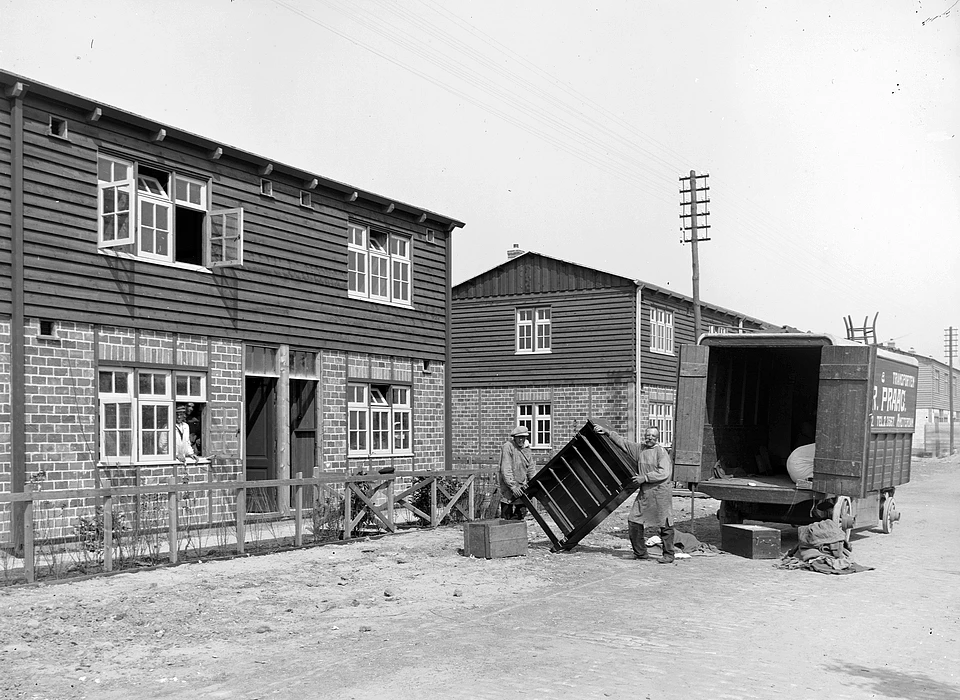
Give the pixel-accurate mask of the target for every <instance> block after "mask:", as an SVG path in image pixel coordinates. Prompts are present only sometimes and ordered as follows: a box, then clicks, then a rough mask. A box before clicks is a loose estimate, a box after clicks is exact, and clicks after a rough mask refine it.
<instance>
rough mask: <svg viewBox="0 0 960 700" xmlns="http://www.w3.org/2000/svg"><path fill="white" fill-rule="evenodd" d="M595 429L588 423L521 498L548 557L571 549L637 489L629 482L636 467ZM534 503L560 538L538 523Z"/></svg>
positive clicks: (539, 521) (540, 517) (630, 459)
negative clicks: (544, 536)
mask: <svg viewBox="0 0 960 700" xmlns="http://www.w3.org/2000/svg"><path fill="white" fill-rule="evenodd" d="M596 424H598V423H597V421H594V420H588V421H587V422H586V424H585V425H584V426H583V427H582V428H581V429H580V431H579V432H578V433H577V434H576V435H575V436H574V437H573V439H572V440H571V441H570V442H568V443H567V444H566V445H565V446H564V447H563V448H562V449H561V450H560V451H559V452H558V453H557V454H556V455H554V457H553V458H552V459H551V460H550V461H549V462H547V464H546V465H544V467H543V468H542V469H541V470H540V471H538V472H537V473H536V475H535V476H534V477H533V478H532V479H530V483H529V484H528V486H527V490H526V491H525V492H524V494H523V496H522V498H523V501H524V503H525V505H526V506H527V508H529V510H530V513H531V514H532V515H533V517H534V518H536V520H537V522H538V523H540V527H542V528H543V531H544V532H545V533H546V534H547V537H549V538H550V541H551V542H552V543H553V546H552V547H551V548H550V549H551V551H553V552H556V551H558V550H561V549H563V550H569V549H572V548H573V547H575V546H576V545H577V543H578V542H580V540H582V539H583V538H584V537H586V536H587V535H588V534H590V532H591V531H592V530H593V529H594V528H595V527H596V526H597V525H599V524H600V523H601V522H603V520H604V519H605V518H606V517H607V516H608V515H610V513H612V512H613V511H615V510H616V509H617V507H618V506H619V505H620V504H621V503H623V502H624V501H625V500H626V499H627V497H628V496H629V495H630V493H631V492H633V491H636V489H637V485H636V483H635V482H634V481H633V477H634V476H635V475H636V474H637V465H636V463H635V462H634V460H633V459H632V458H631V457H630V456H629V455H628V454H627V453H626V452H624V451H623V450H621V449H620V448H619V447H617V446H616V445H615V444H614V443H613V441H612V440H611V439H610V438H609V437H608V436H607V435H600V434H599V433H597V432H595V431H594V429H593V427H594V425H596ZM601 425H602V424H601ZM604 427H606V426H604ZM534 500H536V501H537V502H538V503H539V504H540V505H541V506H542V507H543V509H544V510H545V511H546V512H547V513H548V514H549V515H550V517H551V518H552V519H553V522H554V523H555V527H556V528H557V529H559V533H558V532H555V531H554V528H552V527H550V525H549V523H547V521H546V520H545V519H544V518H543V516H542V514H541V513H540V512H539V511H538V510H537V508H536V506H535V505H534V503H533V501H534Z"/></svg>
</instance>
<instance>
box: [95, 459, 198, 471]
mask: <svg viewBox="0 0 960 700" xmlns="http://www.w3.org/2000/svg"><path fill="white" fill-rule="evenodd" d="M197 464H211V462H210V458H209V457H201V458H200V461H199V462H197ZM172 466H179V467H182V466H184V464H183V462H181V461H179V460H176V459H173V460H171V459H163V460H157V461H155V462H145V461H142V460H141V461H139V462H104V461H102V460H101V461H99V462H97V469H129V468H130V467H172ZM186 466H188V467H190V466H194V461H193V459H188V460H187V465H186Z"/></svg>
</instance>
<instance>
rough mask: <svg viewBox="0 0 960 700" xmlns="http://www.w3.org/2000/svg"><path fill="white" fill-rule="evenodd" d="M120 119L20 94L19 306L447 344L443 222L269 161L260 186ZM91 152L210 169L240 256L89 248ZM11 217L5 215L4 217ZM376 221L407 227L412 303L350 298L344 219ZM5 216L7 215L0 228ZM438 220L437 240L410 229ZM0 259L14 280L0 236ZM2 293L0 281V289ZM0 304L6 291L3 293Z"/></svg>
mask: <svg viewBox="0 0 960 700" xmlns="http://www.w3.org/2000/svg"><path fill="white" fill-rule="evenodd" d="M51 114H54V115H56V116H59V117H62V118H64V119H66V120H67V121H68V129H69V131H68V138H67V139H62V138H57V137H52V136H49V135H47V133H46V132H47V128H48V124H49V117H50V115H51ZM150 137H151V134H150V133H149V132H147V131H146V130H144V129H140V128H138V127H135V126H131V125H130V124H129V123H126V122H122V121H118V120H112V119H109V118H106V117H104V118H101V119H100V120H99V121H97V122H95V123H91V122H89V121H86V119H85V118H84V115H83V114H82V113H81V112H80V111H79V110H77V109H73V108H71V107H69V106H67V105H63V104H60V103H59V102H54V101H52V100H47V99H44V98H42V97H33V98H31V97H30V93H29V92H28V93H27V99H26V101H25V109H24V138H25V157H24V161H25V164H24V189H25V193H24V218H25V222H24V227H25V239H26V240H25V276H26V290H25V302H26V313H27V315H28V316H38V317H42V318H49V319H54V320H70V321H78V322H90V323H96V324H106V325H118V326H135V327H138V328H144V329H153V330H158V331H159V330H167V329H169V327H170V322H171V320H173V317H174V315H175V316H176V321H177V324H178V330H179V331H180V332H182V333H192V334H198V335H206V334H216V335H220V336H223V337H228V338H238V339H244V340H247V341H250V342H253V343H264V344H279V343H288V344H292V345H299V346H303V345H309V346H310V347H336V348H338V349H341V350H346V351H354V352H383V351H384V349H385V348H389V349H390V351H392V352H395V353H397V354H406V355H413V356H416V357H423V358H425V359H431V360H443V359H444V356H445V327H446V318H445V313H446V298H447V293H448V290H447V281H446V267H447V262H448V261H447V256H448V245H447V244H448V233H447V231H446V230H445V229H444V230H436V227H437V226H438V224H436V223H431V221H430V220H427V221H426V222H425V223H422V224H421V223H417V222H416V220H415V218H414V216H413V215H412V214H411V213H409V212H401V211H399V210H398V211H396V212H394V213H393V214H390V215H388V214H386V213H384V212H383V211H382V209H381V208H380V205H379V204H376V203H374V202H373V201H370V200H369V199H364V198H362V197H361V198H359V199H358V200H357V201H356V202H348V201H345V198H344V196H343V194H342V193H341V192H338V191H336V190H332V189H325V188H323V187H319V188H317V189H314V190H311V191H310V192H311V196H312V203H313V206H312V208H305V207H302V206H301V205H300V191H301V190H302V189H303V184H302V181H298V180H296V179H294V178H292V177H289V176H286V175H283V174H278V173H276V172H274V173H272V174H271V175H269V176H266V178H267V179H269V180H271V181H272V182H273V184H274V196H273V197H267V196H264V195H262V194H261V193H260V180H261V177H263V176H261V175H260V174H259V173H258V172H257V170H256V168H255V167H254V166H253V165H251V164H250V163H248V162H243V161H240V160H236V159H233V158H230V157H229V156H226V155H225V156H223V157H222V158H220V159H219V160H211V159H209V158H208V156H207V153H206V152H205V151H204V150H202V149H200V148H197V147H194V146H193V145H191V144H188V143H184V142H180V141H177V140H175V139H167V140H164V141H162V142H159V143H158V142H153V141H152V140H151V138H150ZM100 151H106V152H109V153H111V154H113V155H117V156H120V157H123V158H126V159H128V160H131V161H138V162H141V163H145V164H148V165H151V166H156V167H159V168H163V169H168V170H173V171H176V172H178V173H182V174H185V175H192V176H195V177H199V178H201V179H203V180H207V179H209V180H210V191H211V194H212V197H211V202H212V206H211V208H212V209H214V210H216V209H227V208H233V207H242V208H243V212H244V264H243V266H242V267H236V268H219V269H215V270H212V271H207V270H194V269H185V268H182V267H176V266H170V265H163V264H156V263H150V262H145V261H141V260H132V259H128V258H120V257H116V256H111V255H104V254H101V253H99V252H98V250H97V222H98V213H97V156H98V153H99V152H100ZM8 152H9V112H8V111H3V110H0V162H3V161H5V162H6V163H9V160H10V158H9V155H8ZM9 187H10V181H9V176H8V175H5V174H4V172H3V171H2V170H0V236H9ZM4 217H6V218H4ZM351 217H356V218H357V220H358V221H362V222H364V223H372V224H382V225H385V226H386V227H387V228H389V230H391V231H393V232H395V233H399V234H404V235H408V236H410V238H411V257H412V265H411V267H412V272H411V286H412V299H413V308H404V307H399V306H388V305H384V304H380V303H376V302H370V301H364V300H355V299H350V298H349V297H348V294H347V225H348V221H349V220H350V219H351ZM4 222H7V225H6V226H4ZM427 227H430V228H434V229H435V231H436V233H435V240H434V242H433V243H426V242H423V241H421V240H420V238H419V236H418V234H423V233H424V232H425V230H426V228H427ZM3 241H4V242H5V245H3V246H0V248H2V249H3V252H0V256H6V257H0V266H2V265H6V266H7V267H6V274H5V275H4V276H3V277H4V279H5V280H7V281H6V282H5V284H7V285H9V254H8V251H9V241H8V238H7V239H3ZM3 293H4V294H6V295H7V297H8V296H9V291H8V289H7V291H5V292H3ZM0 302H3V303H9V302H8V300H6V299H4V298H0Z"/></svg>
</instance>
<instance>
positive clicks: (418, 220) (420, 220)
mask: <svg viewBox="0 0 960 700" xmlns="http://www.w3.org/2000/svg"><path fill="white" fill-rule="evenodd" d="M426 220H427V215H426V213H423V214H421V215H420V218H419V219H417V223H418V224H422V223H423V222H424V221H426Z"/></svg>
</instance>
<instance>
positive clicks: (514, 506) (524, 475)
mask: <svg viewBox="0 0 960 700" xmlns="http://www.w3.org/2000/svg"><path fill="white" fill-rule="evenodd" d="M536 473H537V467H536V463H535V462H534V461H533V452H531V451H530V431H529V430H528V429H527V428H526V427H524V426H522V425H518V426H517V427H516V428H514V429H513V430H511V431H510V439H509V440H507V441H506V442H505V443H503V447H502V448H501V449H500V517H501V518H503V519H504V520H523V516H524V515H526V507H525V506H524V505H523V502H522V501H520V494H522V493H523V490H524V489H525V488H526V487H527V482H528V481H530V477H532V476H533V475H534V474H536Z"/></svg>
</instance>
